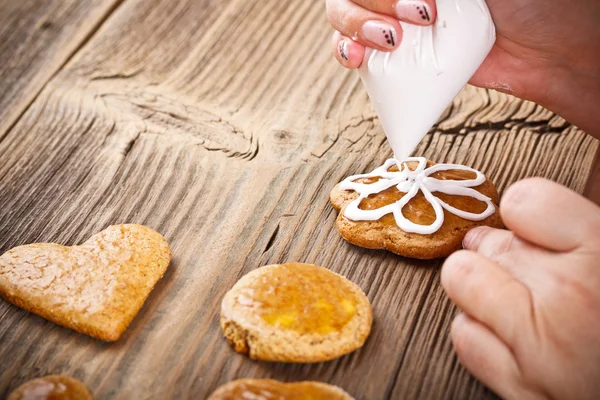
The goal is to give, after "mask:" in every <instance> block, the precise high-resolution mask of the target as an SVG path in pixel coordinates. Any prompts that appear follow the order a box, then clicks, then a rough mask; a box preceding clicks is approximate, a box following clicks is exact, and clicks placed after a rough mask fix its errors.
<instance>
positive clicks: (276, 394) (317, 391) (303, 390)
mask: <svg viewBox="0 0 600 400" xmlns="http://www.w3.org/2000/svg"><path fill="white" fill-rule="evenodd" d="M259 398H260V399H281V400H353V397H352V396H350V395H349V394H348V393H346V392H345V391H344V390H342V389H340V388H339V387H337V386H333V385H328V384H325V383H321V382H310V381H306V382H293V383H283V382H278V381H275V380H271V379H240V380H237V381H233V382H230V383H228V384H226V385H223V386H221V387H220V388H218V389H217V390H216V391H215V392H214V393H213V394H212V395H211V396H210V397H209V398H208V400H244V399H259Z"/></svg>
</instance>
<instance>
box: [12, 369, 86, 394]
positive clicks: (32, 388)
mask: <svg viewBox="0 0 600 400" xmlns="http://www.w3.org/2000/svg"><path fill="white" fill-rule="evenodd" d="M33 399H36V400H41V399H53V400H94V398H93V397H92V395H91V394H90V392H89V391H88V389H87V388H86V387H85V385H84V384H83V383H81V382H80V381H78V380H77V379H75V378H71V377H69V376H62V375H48V376H44V377H41V378H36V379H32V380H30V381H27V382H25V383H24V384H22V385H21V386H19V387H18V388H16V389H15V390H14V391H13V392H12V393H11V394H9V395H8V397H7V400H33Z"/></svg>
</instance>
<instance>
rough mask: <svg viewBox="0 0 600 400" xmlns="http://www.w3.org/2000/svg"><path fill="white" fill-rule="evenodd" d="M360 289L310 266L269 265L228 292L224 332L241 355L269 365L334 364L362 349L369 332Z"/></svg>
mask: <svg viewBox="0 0 600 400" xmlns="http://www.w3.org/2000/svg"><path fill="white" fill-rule="evenodd" d="M372 319H373V315H372V311H371V305H370V304H369V300H368V299H367V298H366V296H365V295H364V294H363V292H362V291H361V290H360V288H359V287H358V286H356V285H355V284H354V283H352V282H350V281H349V280H347V279H346V278H344V277H342V276H340V275H338V274H335V273H333V272H331V271H329V270H327V269H325V268H322V267H318V266H316V265H310V264H300V263H289V264H279V265H268V266H265V267H262V268H259V269H257V270H255V271H252V272H251V273H249V274H247V275H246V276H244V277H242V279H240V280H239V281H238V282H237V283H236V284H235V285H234V287H233V288H232V289H231V290H230V291H229V292H227V294H226V295H225V298H224V299H223V303H222V307H221V328H222V329H223V333H224V334H225V337H226V338H227V340H228V341H229V342H230V343H231V344H232V345H233V346H234V348H235V350H236V351H237V352H240V353H244V354H249V355H250V357H251V358H254V359H260V360H265V361H283V362H298V363H311V362H320V361H327V360H332V359H334V358H337V357H340V356H342V355H344V354H347V353H350V352H352V351H354V350H356V349H357V348H359V347H361V346H362V345H363V343H364V342H365V340H366V339H367V336H368V335H369V333H370V331H371V323H372Z"/></svg>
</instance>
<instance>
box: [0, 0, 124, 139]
mask: <svg viewBox="0 0 600 400" xmlns="http://www.w3.org/2000/svg"><path fill="white" fill-rule="evenodd" d="M119 3H120V0H92V1H77V0H67V1H61V0H51V1H36V0H22V1H10V0H4V1H0V60H2V62H1V63H0V82H2V83H1V85H2V86H1V88H2V93H0V138H2V136H3V135H4V134H5V133H6V131H7V130H8V129H10V127H12V125H13V124H14V123H15V121H16V120H17V119H18V118H19V116H20V115H21V114H22V113H23V112H24V111H25V109H26V108H27V107H28V106H29V104H31V102H32V101H33V99H35V97H36V96H37V94H38V93H39V92H40V90H41V89H42V87H43V86H44V85H45V84H46V82H47V81H48V80H49V79H50V78H51V77H52V75H54V74H55V73H56V72H57V71H58V70H59V69H60V68H61V66H62V65H64V63H65V62H67V61H68V60H69V58H70V57H71V56H72V55H73V54H74V53H75V52H76V51H77V50H78V49H79V48H80V47H81V46H82V44H83V43H85V42H86V40H87V39H88V38H89V37H90V35H91V34H93V32H94V31H95V29H96V27H97V26H99V24H101V23H102V21H104V19H105V18H106V17H107V16H108V15H110V14H111V12H112V11H114V9H115V8H116V6H117V5H118V4H119Z"/></svg>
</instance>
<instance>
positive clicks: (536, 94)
mask: <svg viewBox="0 0 600 400" xmlns="http://www.w3.org/2000/svg"><path fill="white" fill-rule="evenodd" d="M326 1H327V14H328V16H329V20H330V22H331V24H332V25H333V27H334V28H335V29H336V32H335V33H334V36H333V46H334V54H335V56H336V59H337V60H338V61H339V62H340V63H341V64H342V65H343V66H345V67H347V68H357V67H359V66H360V64H361V63H362V59H363V57H364V52H365V47H372V48H376V49H378V50H382V51H392V50H394V49H395V48H396V47H397V46H399V45H401V41H402V28H401V26H400V24H399V23H398V20H402V21H405V22H408V23H416V24H419V25H429V24H433V23H434V22H435V18H436V6H435V0H398V1H396V0H326ZM444 1H451V0H444ZM452 1H459V0H452ZM487 4H488V7H489V9H490V12H491V14H492V17H493V19H494V23H495V25H496V32H497V40H496V45H495V46H494V48H493V49H492V51H491V53H490V55H489V56H488V57H487V59H486V60H485V61H484V63H483V65H482V66H481V67H480V68H479V70H478V71H477V73H476V74H475V76H473V78H472V80H471V83H472V84H474V85H476V86H480V87H485V88H491V89H496V90H498V91H502V92H506V93H511V94H514V95H515V96H517V97H520V98H523V99H526V100H532V101H535V102H536V103H539V104H541V105H543V106H545V107H547V108H549V109H550V110H552V111H554V112H556V113H558V114H560V115H561V116H563V117H564V118H565V119H567V120H569V121H570V122H572V123H574V124H576V125H578V126H579V127H581V128H582V129H584V130H586V131H587V132H589V133H591V134H592V135H594V136H596V137H599V138H600V113H598V112H596V111H595V110H596V109H597V107H598V106H600V24H599V21H600V2H599V1H597V0H571V1H564V0H487ZM386 34H387V35H388V37H387V38H386V36H385V35H386ZM390 39H392V40H390Z"/></svg>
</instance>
